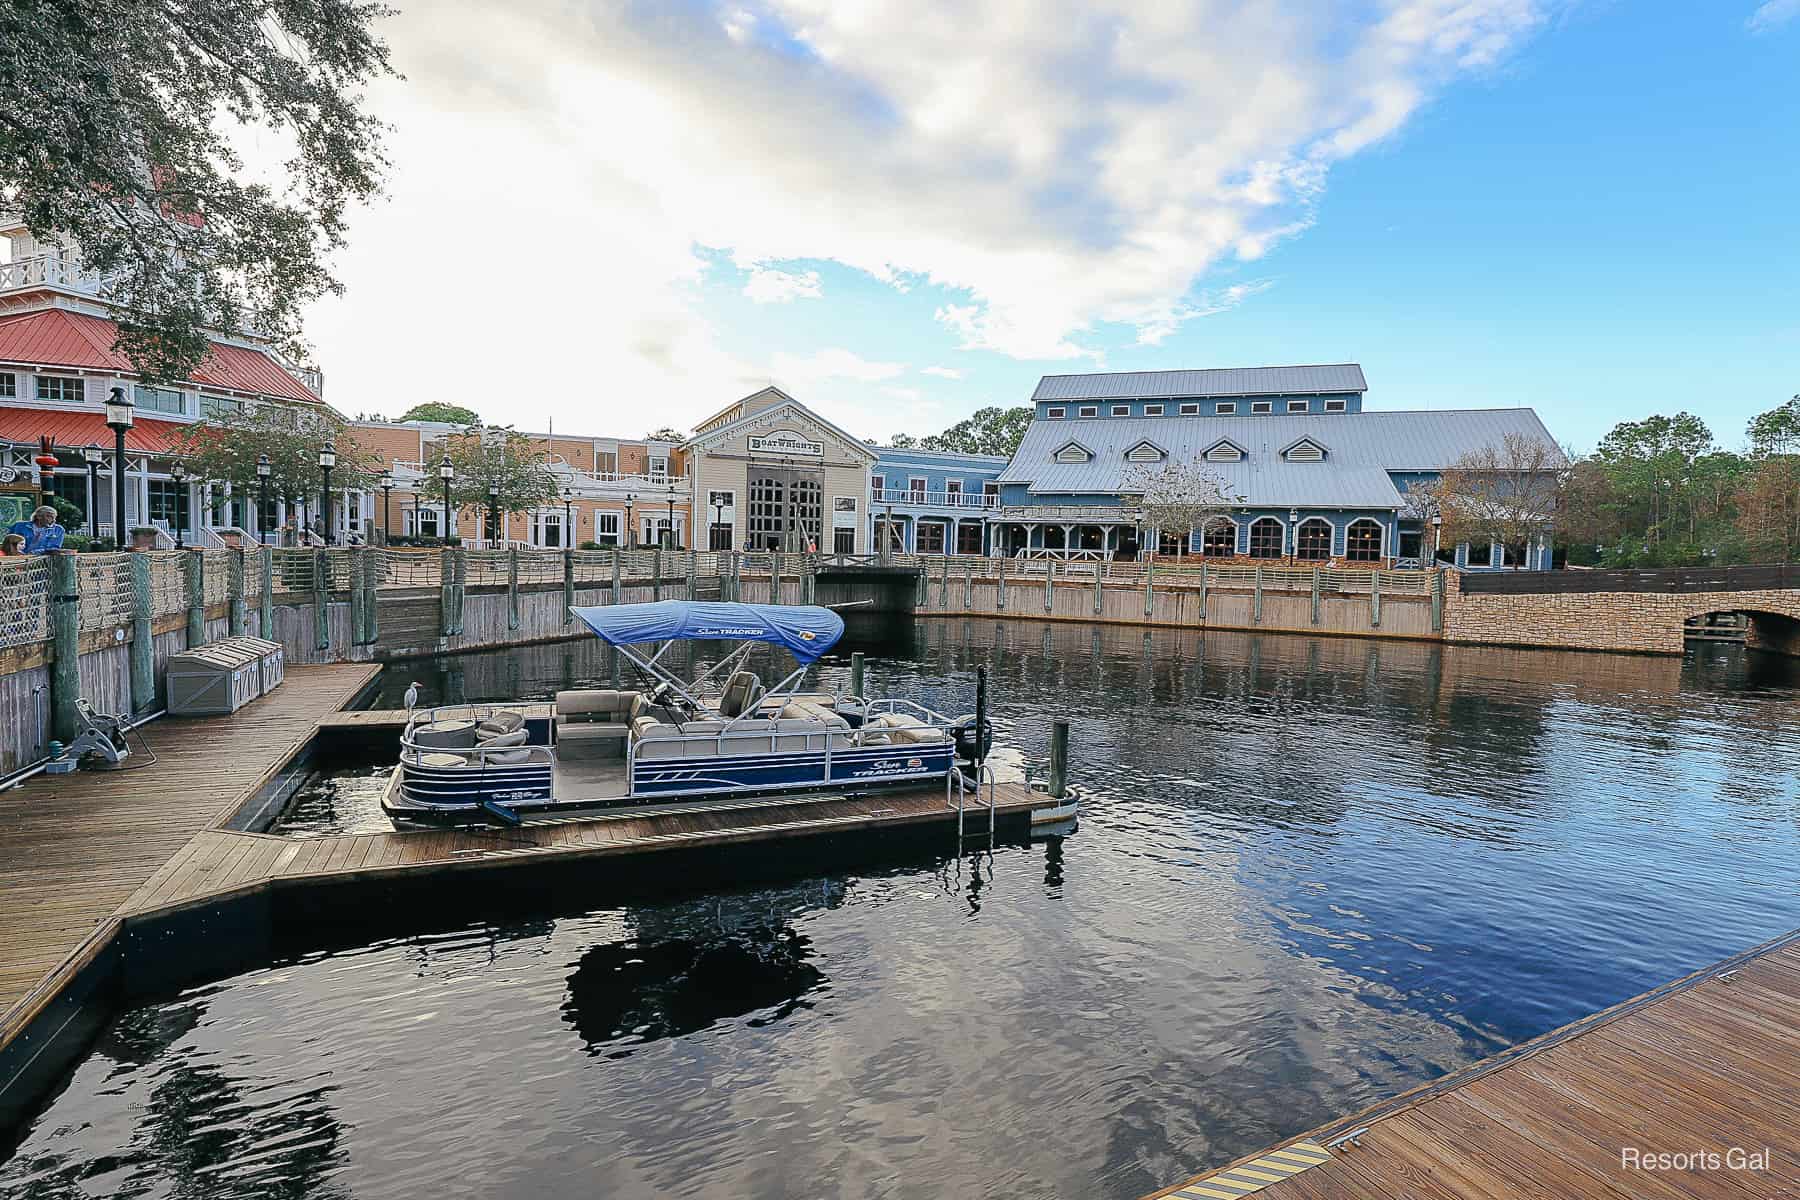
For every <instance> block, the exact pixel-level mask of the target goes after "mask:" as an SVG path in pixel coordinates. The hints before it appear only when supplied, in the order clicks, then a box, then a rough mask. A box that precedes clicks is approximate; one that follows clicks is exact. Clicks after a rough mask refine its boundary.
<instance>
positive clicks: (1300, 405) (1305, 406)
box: [1287, 400, 1312, 413]
mask: <svg viewBox="0 0 1800 1200" xmlns="http://www.w3.org/2000/svg"><path fill="white" fill-rule="evenodd" d="M1287 410H1288V411H1289V412H1291V413H1303V412H1310V411H1311V410H1312V404H1311V403H1309V402H1308V401H1305V400H1289V401H1288V405H1287Z"/></svg>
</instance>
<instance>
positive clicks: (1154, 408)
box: [1144, 404, 1163, 417]
mask: <svg viewBox="0 0 1800 1200" xmlns="http://www.w3.org/2000/svg"><path fill="white" fill-rule="evenodd" d="M1144 415H1145V416H1146V417H1160V416H1162V415H1163V406H1162V405H1160V404H1146V405H1144Z"/></svg>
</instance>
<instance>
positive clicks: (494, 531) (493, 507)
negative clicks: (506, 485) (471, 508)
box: [488, 483, 500, 550]
mask: <svg viewBox="0 0 1800 1200" xmlns="http://www.w3.org/2000/svg"><path fill="white" fill-rule="evenodd" d="M488 545H489V546H490V547H491V548H493V549H495V550H498V549H499V548H500V485H499V484H497V483H490V484H488Z"/></svg>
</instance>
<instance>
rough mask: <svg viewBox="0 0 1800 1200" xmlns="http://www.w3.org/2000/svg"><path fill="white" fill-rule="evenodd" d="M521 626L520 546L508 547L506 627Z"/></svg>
mask: <svg viewBox="0 0 1800 1200" xmlns="http://www.w3.org/2000/svg"><path fill="white" fill-rule="evenodd" d="M518 627H519V548H518V547H517V546H508V547H507V548H506V628H507V629H508V630H509V631H510V630H514V629H517V628H518Z"/></svg>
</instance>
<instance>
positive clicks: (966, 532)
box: [956, 521, 981, 554]
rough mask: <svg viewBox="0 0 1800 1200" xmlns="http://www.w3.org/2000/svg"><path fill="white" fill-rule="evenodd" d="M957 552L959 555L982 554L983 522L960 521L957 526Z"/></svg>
mask: <svg viewBox="0 0 1800 1200" xmlns="http://www.w3.org/2000/svg"><path fill="white" fill-rule="evenodd" d="M956 552H957V553H958V554H980V553H981V522H979V521H958V522H957V524H956Z"/></svg>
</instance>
